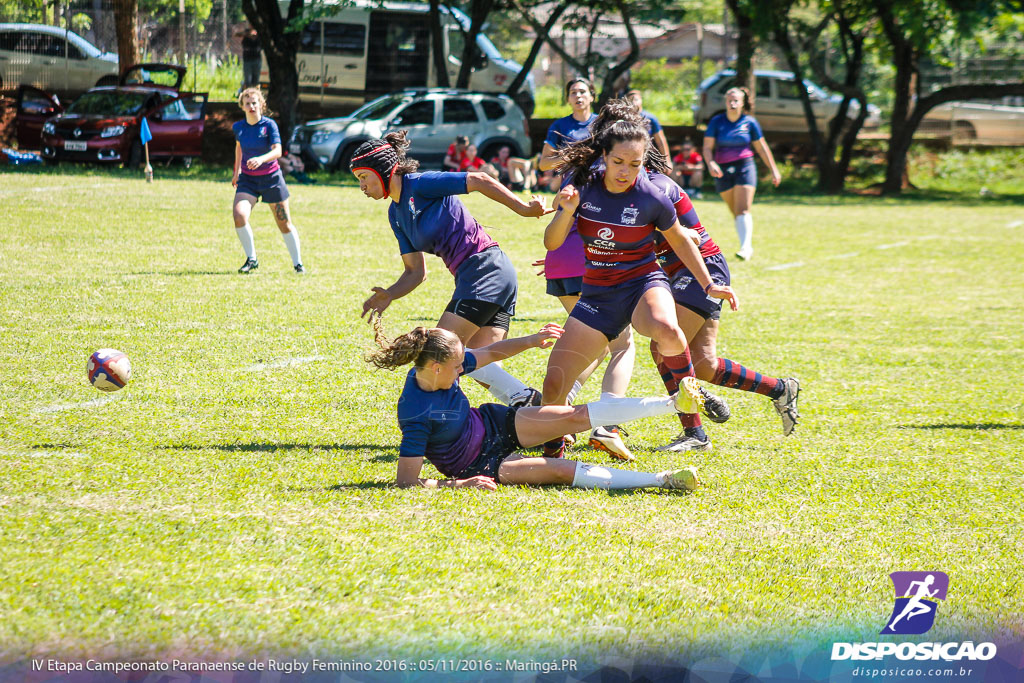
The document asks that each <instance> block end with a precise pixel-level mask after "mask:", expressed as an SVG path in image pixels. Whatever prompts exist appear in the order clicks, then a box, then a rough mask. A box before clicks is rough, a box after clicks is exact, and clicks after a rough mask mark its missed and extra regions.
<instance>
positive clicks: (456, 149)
mask: <svg viewBox="0 0 1024 683" xmlns="http://www.w3.org/2000/svg"><path fill="white" fill-rule="evenodd" d="M467 147H469V138H467V137H466V136H465V135H460V136H459V137H457V138H455V142H453V143H452V144H450V145H448V153H447V154H445V155H444V162H443V163H442V165H441V170H442V171H458V170H460V169H461V168H462V160H463V159H465V158H466V148H467Z"/></svg>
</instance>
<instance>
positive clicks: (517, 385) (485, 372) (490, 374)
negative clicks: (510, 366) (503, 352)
mask: <svg viewBox="0 0 1024 683" xmlns="http://www.w3.org/2000/svg"><path fill="white" fill-rule="evenodd" d="M466 376H467V377H472V378H473V379H475V380H477V381H478V382H480V383H481V384H486V385H488V386H487V390H488V391H490V392H491V395H492V396H494V398H496V399H498V400H499V401H501V402H502V403H504V404H505V405H508V403H509V401H510V400H511V399H512V397H513V396H515V395H517V394H521V393H522V392H524V391H526V390H528V389H529V388H530V387H528V386H526V385H525V384H523V383H522V382H520V381H519V380H517V379H516V378H515V377H513V376H512V375H510V374H508V373H507V372H505V370H503V369H502V367H501V365H500V364H499V363H489V364H488V365H485V366H483V367H482V368H478V369H476V370H474V371H473V372H471V373H469V374H468V375H466Z"/></svg>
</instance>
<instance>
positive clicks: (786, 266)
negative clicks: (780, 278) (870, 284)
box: [765, 221, 1024, 270]
mask: <svg viewBox="0 0 1024 683" xmlns="http://www.w3.org/2000/svg"><path fill="white" fill-rule="evenodd" d="M1019 223H1020V224H1021V225H1024V221H1019ZM937 239H942V235H921V236H920V237H914V238H911V239H910V240H905V241H903V242H892V243H891V244H878V245H875V249H882V250H885V249H898V248H899V247H905V246H907V245H909V244H910V243H911V242H912V241H918V242H924V241H927V240H937ZM861 253H862V252H859V251H850V252H847V253H845V254H835V255H834V256H825V257H824V260H825V261H832V260H835V259H848V258H854V257H855V256H860V255H861ZM803 265H806V263H805V262H804V261H794V262H793V263H780V264H778V265H775V266H768V267H767V268H765V270H789V269H790V268H799V267H800V266H803Z"/></svg>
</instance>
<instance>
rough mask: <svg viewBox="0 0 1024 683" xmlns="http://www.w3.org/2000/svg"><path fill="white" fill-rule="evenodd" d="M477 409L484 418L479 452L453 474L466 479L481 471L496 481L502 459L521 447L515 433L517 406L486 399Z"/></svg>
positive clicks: (478, 474)
mask: <svg viewBox="0 0 1024 683" xmlns="http://www.w3.org/2000/svg"><path fill="white" fill-rule="evenodd" d="M477 410H479V411H480V417H481V418H483V421H484V442H483V443H482V444H481V445H480V455H479V456H477V458H476V460H474V461H473V462H472V463H470V465H469V466H468V467H467V468H466V469H464V470H462V471H461V472H459V473H458V474H457V475H455V476H456V477H458V478H459V479H469V478H470V477H476V476H480V475H483V476H485V477H490V478H491V479H494V480H495V481H497V480H498V468H499V467H501V463H503V462H504V461H505V458H507V457H508V456H510V455H512V453H514V452H515V451H516V450H518V449H520V448H522V445H521V444H520V443H519V437H518V436H516V411H517V410H519V409H518V408H510V407H508V406H503V405H501V404H500V403H485V404H483V405H482V406H480V407H479V408H478V409H477Z"/></svg>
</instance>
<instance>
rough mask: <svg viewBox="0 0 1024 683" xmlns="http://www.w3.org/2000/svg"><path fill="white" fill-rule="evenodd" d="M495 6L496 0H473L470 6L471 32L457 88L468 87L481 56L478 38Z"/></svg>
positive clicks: (456, 83)
mask: <svg viewBox="0 0 1024 683" xmlns="http://www.w3.org/2000/svg"><path fill="white" fill-rule="evenodd" d="M493 7H494V0H473V2H472V4H471V5H470V8H469V20H470V23H469V32H468V33H467V34H466V44H465V46H463V49H462V66H461V67H460V68H459V77H458V79H457V80H456V81H455V87H456V88H468V87H469V79H470V76H472V75H473V67H475V66H476V64H477V60H478V59H479V56H480V48H479V47H477V44H476V38H477V36H478V35H480V31H481V29H483V26H484V23H485V22H486V21H487V15H488V14H490V13H491V9H492V8H493Z"/></svg>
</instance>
